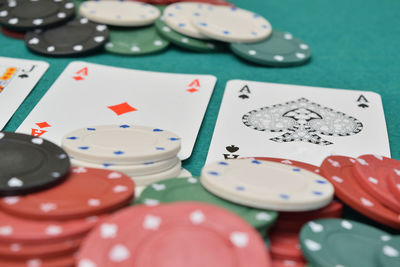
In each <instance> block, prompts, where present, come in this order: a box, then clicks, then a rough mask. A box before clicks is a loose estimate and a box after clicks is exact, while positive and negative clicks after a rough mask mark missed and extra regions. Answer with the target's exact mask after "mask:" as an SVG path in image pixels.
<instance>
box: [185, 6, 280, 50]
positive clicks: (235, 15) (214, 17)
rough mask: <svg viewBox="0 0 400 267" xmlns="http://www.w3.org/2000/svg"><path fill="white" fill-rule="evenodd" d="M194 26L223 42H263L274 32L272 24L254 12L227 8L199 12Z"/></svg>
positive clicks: (193, 23) (218, 7)
mask: <svg viewBox="0 0 400 267" xmlns="http://www.w3.org/2000/svg"><path fill="white" fill-rule="evenodd" d="M191 21H192V25H193V26H194V27H195V28H196V29H197V30H199V31H200V33H202V34H203V35H205V36H208V37H210V38H212V39H216V40H219V41H223V42H231V43H234V42H238V43H252V42H259V41H263V40H265V39H266V38H268V36H269V35H270V34H271V32H272V27H271V24H270V23H269V22H268V20H266V19H265V18H263V17H262V16H260V15H258V14H255V13H253V12H250V11H247V10H244V9H240V8H236V7H226V6H214V7H213V8H207V9H203V10H201V11H198V12H197V14H196V16H192V17H191Z"/></svg>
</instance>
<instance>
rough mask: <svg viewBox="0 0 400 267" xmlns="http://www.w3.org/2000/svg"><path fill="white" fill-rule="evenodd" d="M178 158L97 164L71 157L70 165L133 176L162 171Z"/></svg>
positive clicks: (177, 160)
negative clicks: (137, 162)
mask: <svg viewBox="0 0 400 267" xmlns="http://www.w3.org/2000/svg"><path fill="white" fill-rule="evenodd" d="M179 160H180V159H179V158H178V157H173V158H171V159H167V160H161V161H149V162H145V163H141V164H132V165H119V164H110V163H107V162H104V163H102V164H97V163H92V162H87V161H82V160H78V159H73V158H72V159H71V165H72V166H76V167H87V168H96V169H106V170H114V171H118V172H122V173H125V174H126V175H129V176H134V175H149V174H154V173H159V172H163V171H165V170H168V169H170V168H172V167H173V166H175V165H176V164H178V162H179Z"/></svg>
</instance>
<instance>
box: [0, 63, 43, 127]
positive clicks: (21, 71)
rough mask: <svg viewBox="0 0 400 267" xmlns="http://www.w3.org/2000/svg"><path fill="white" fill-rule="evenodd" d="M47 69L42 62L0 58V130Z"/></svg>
mask: <svg viewBox="0 0 400 267" xmlns="http://www.w3.org/2000/svg"><path fill="white" fill-rule="evenodd" d="M48 67H49V64H48V63H47V62H44V61H33V60H23V59H16V58H5V57H0V114H1V115H0V130H1V129H3V127H4V126H5V125H6V124H7V122H8V121H9V120H10V118H11V117H12V115H13V114H14V112H15V111H16V110H17V109H18V107H19V106H20V105H21V103H22V102H23V101H24V99H25V98H26V97H27V96H28V94H29V92H30V91H31V90H32V89H33V88H34V87H35V85H36V83H37V82H38V81H39V80H40V78H41V77H42V76H43V74H44V73H45V72H46V70H47V68H48Z"/></svg>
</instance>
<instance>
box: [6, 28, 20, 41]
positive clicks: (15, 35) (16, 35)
mask: <svg viewBox="0 0 400 267" xmlns="http://www.w3.org/2000/svg"><path fill="white" fill-rule="evenodd" d="M1 33H2V34H3V35H5V36H7V37H11V38H14V39H20V40H24V39H25V33H24V32H15V31H12V30H9V29H6V28H3V27H2V28H1Z"/></svg>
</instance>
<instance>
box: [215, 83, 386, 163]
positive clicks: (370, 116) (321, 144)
mask: <svg viewBox="0 0 400 267" xmlns="http://www.w3.org/2000/svg"><path fill="white" fill-rule="evenodd" d="M362 154H379V155H382V156H387V157H390V148H389V140H388V134H387V129H386V122H385V116H384V112H383V107H382V100H381V97H380V95H378V94H376V93H373V92H366V91H353V90H340V89H328V88H318V87H307V86H295V85H285V84H273V83H261V82H252V81H242V80H232V81H229V82H228V84H227V86H226V89H225V94H224V97H223V100H222V105H221V108H220V112H219V115H218V120H217V124H216V127H215V130H214V134H213V138H212V141H211V145H210V149H209V152H208V156H207V162H212V161H217V160H221V159H224V158H226V159H231V158H238V157H253V156H254V157H257V156H258V157H276V158H284V159H291V160H298V161H303V162H306V163H310V164H315V165H318V166H319V165H320V164H321V162H322V161H323V160H324V158H325V157H327V156H329V155H345V156H350V157H357V156H359V155H362Z"/></svg>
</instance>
